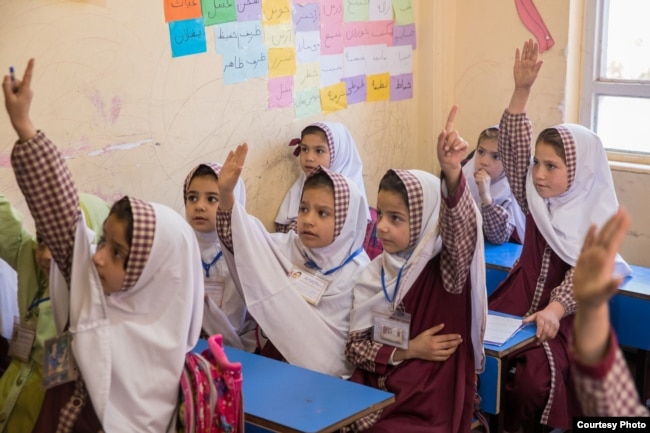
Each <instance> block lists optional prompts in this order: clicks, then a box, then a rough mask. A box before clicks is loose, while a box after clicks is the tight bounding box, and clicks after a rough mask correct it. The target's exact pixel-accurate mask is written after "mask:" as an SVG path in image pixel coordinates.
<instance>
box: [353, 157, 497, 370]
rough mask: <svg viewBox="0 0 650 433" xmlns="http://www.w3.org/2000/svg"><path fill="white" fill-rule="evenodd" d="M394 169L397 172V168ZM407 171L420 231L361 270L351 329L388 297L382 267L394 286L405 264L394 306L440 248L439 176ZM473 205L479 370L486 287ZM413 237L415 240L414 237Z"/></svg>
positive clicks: (364, 325) (360, 326) (365, 323)
mask: <svg viewBox="0 0 650 433" xmlns="http://www.w3.org/2000/svg"><path fill="white" fill-rule="evenodd" d="M394 171H395V172H396V173H398V175H399V172H400V170H394ZM408 172H409V173H411V174H412V175H413V176H415V177H416V178H417V180H418V182H419V184H420V187H421V189H422V195H421V201H422V207H421V209H418V207H417V206H414V205H413V203H410V202H411V201H412V200H411V195H409V204H410V206H409V213H410V215H409V222H410V223H411V224H412V223H413V221H412V220H413V219H414V218H418V215H421V218H422V223H421V226H420V230H419V233H413V232H411V239H412V241H411V244H410V245H409V250H408V251H404V252H402V253H400V254H390V253H387V252H386V251H384V252H383V253H382V254H380V255H379V256H377V257H376V258H375V259H374V260H373V261H372V263H370V265H368V267H366V269H364V271H363V272H362V273H361V275H360V276H359V278H358V280H357V284H356V285H355V289H354V308H353V310H352V312H351V313H350V331H351V332H354V331H362V330H364V329H368V328H370V327H371V326H372V325H373V323H372V320H373V319H372V316H373V314H372V313H373V311H374V310H377V309H380V308H382V307H385V306H386V302H387V301H386V298H385V296H384V292H383V289H382V285H381V279H380V275H381V269H382V267H383V269H384V273H385V282H386V287H395V283H396V282H397V277H398V273H399V270H400V269H401V268H402V266H403V267H404V269H403V270H402V277H401V280H400V284H399V287H398V288H397V294H396V295H395V300H394V305H395V306H397V305H399V304H400V302H401V301H402V299H404V297H405V296H406V295H407V294H408V292H409V290H410V289H411V287H412V286H413V283H415V281H416V280H417V278H418V277H419V276H420V273H421V272H422V270H423V269H424V267H425V266H426V265H427V263H429V261H430V260H431V259H432V258H433V257H435V256H436V255H438V254H439V253H440V251H441V250H442V246H443V245H442V238H441V237H440V228H439V224H438V218H439V216H440V179H438V178H437V177H436V176H434V175H433V174H431V173H427V172H425V171H421V170H408ZM400 178H401V179H402V181H403V182H404V180H405V177H404V176H401V175H400ZM408 189H409V188H408V187H407V190H408ZM473 208H474V212H475V214H476V223H477V224H476V231H477V236H476V239H477V241H476V248H475V250H474V255H473V257H472V263H471V266H470V278H471V283H472V293H471V302H472V315H473V318H472V330H471V332H472V343H473V346H474V360H475V368H476V370H478V371H482V370H483V366H484V363H485V353H484V350H483V335H484V333H485V322H486V320H487V291H486V288H485V287H486V286H485V259H484V253H483V234H482V230H481V214H480V212H479V211H478V209H477V207H476V206H473ZM420 212H421V214H420ZM414 237H415V241H413V239H414ZM410 251H412V252H410ZM409 252H410V254H409ZM413 337H414V336H413Z"/></svg>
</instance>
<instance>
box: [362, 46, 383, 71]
mask: <svg viewBox="0 0 650 433" xmlns="http://www.w3.org/2000/svg"><path fill="white" fill-rule="evenodd" d="M366 71H367V73H368V74H369V75H372V74H382V73H384V72H388V47H387V46H386V45H369V46H367V47H366Z"/></svg>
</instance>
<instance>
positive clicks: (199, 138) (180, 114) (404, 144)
mask: <svg viewBox="0 0 650 433" xmlns="http://www.w3.org/2000/svg"><path fill="white" fill-rule="evenodd" d="M425 3H426V4H428V3H429V2H425ZM417 7H419V6H418V5H417V4H416V8H417ZM418 10H419V9H416V12H418ZM428 13H430V14H432V11H429V12H428ZM416 16H417V17H418V21H417V26H418V36H419V41H420V43H421V45H424V46H425V47H426V46H428V45H430V42H427V41H431V40H433V38H431V37H430V34H429V33H428V31H427V29H429V28H430V27H429V26H427V25H424V23H427V24H428V21H426V20H423V19H422V15H420V14H419V13H416ZM420 29H422V31H420ZM207 39H208V52H207V53H204V54H199V55H194V56H188V57H183V58H176V59H172V58H171V55H170V48H169V36H168V30H167V25H166V24H165V23H164V18H163V8H162V2H160V1H159V0H158V1H153V0H147V1H138V2H121V1H111V0H92V1H91V0H88V1H52V0H33V1H29V2H26V1H23V0H6V1H4V2H2V4H1V5H0V65H2V66H1V67H2V68H5V69H4V71H6V70H7V69H6V68H8V66H9V65H13V66H14V67H16V70H17V71H18V73H19V74H22V71H23V70H24V67H25V64H26V62H27V60H28V58H29V57H32V56H33V57H35V58H36V67H35V75H34V80H33V88H34V93H35V96H34V100H33V104H32V107H33V108H32V115H33V116H32V117H33V119H34V121H35V123H36V125H37V127H38V128H42V129H43V130H45V131H46V132H47V134H48V135H49V136H50V137H51V138H52V139H53V140H54V141H55V142H56V143H57V144H58V146H60V148H61V149H62V150H63V151H64V153H65V154H66V155H67V156H68V157H69V159H68V163H69V165H70V167H71V169H72V171H73V173H74V176H75V178H76V181H77V183H78V184H79V185H80V189H81V190H83V191H86V192H92V193H95V194H98V195H100V196H101V197H104V198H105V199H106V200H108V201H113V200H114V199H116V198H119V197H120V196H122V195H124V194H131V195H135V196H138V197H141V198H145V199H149V200H152V201H157V202H162V203H165V204H167V205H170V206H172V207H173V208H175V209H177V210H179V211H182V210H183V203H182V191H181V188H182V182H183V180H184V178H185V175H186V174H187V172H188V171H189V170H190V169H191V168H192V167H193V166H194V165H196V164H197V163H199V162H201V161H223V160H224V159H225V157H226V155H227V152H228V151H229V150H230V149H232V148H234V146H235V145H237V144H239V143H241V142H243V141H247V142H248V143H249V145H250V148H251V150H250V152H249V157H248V161H247V163H246V167H245V169H244V172H243V178H244V181H245V184H246V188H247V195H248V206H247V207H248V209H249V211H250V212H251V213H252V214H254V215H256V216H258V217H260V219H261V220H262V221H263V222H264V223H265V224H266V225H267V227H271V226H272V224H271V223H272V220H273V218H274V216H275V213H276V211H277V209H278V207H279V205H280V202H281V200H282V197H283V196H284V193H285V192H286V190H287V189H288V187H289V186H290V185H291V184H292V183H293V181H294V180H295V178H296V177H297V176H298V165H297V160H296V159H295V158H294V157H293V156H292V155H291V151H292V150H293V149H290V148H288V147H287V143H288V142H289V140H290V139H291V138H294V137H296V136H299V133H300V130H301V129H302V128H303V127H304V126H306V125H307V124H309V123H311V122H314V121H317V120H322V119H326V120H333V121H341V122H344V123H345V124H346V125H347V126H348V127H349V129H350V131H351V132H352V135H353V136H354V137H355V139H356V142H357V145H358V147H359V151H360V153H361V157H362V159H363V160H364V162H365V166H364V178H365V183H366V189H367V191H368V196H369V200H370V202H371V204H374V202H375V197H376V189H377V185H378V183H379V180H380V178H381V176H382V175H383V173H384V172H385V171H386V169H388V168H390V167H413V166H420V165H422V159H421V155H420V152H419V149H420V147H419V146H417V142H418V141H417V139H416V136H417V132H418V127H419V126H418V117H417V116H416V112H417V111H418V110H419V109H420V108H422V107H426V105H427V104H429V103H430V98H428V97H427V98H425V94H424V92H421V91H420V89H419V88H418V87H416V92H415V93H416V97H415V98H414V99H412V100H407V101H402V102H374V103H362V104H356V105H353V106H350V107H349V108H347V109H345V110H343V111H340V112H338V113H335V114H332V115H327V116H314V117H311V118H306V119H300V120H296V119H295V115H294V112H293V109H282V110H268V109H267V108H266V107H267V90H266V83H267V80H266V79H255V80H250V81H247V82H245V83H243V84H235V85H224V83H223V80H222V78H221V76H222V74H221V73H220V71H221V68H222V65H221V56H218V55H217V54H216V53H215V52H214V38H213V37H212V35H211V34H210V33H209V32H208V38H207ZM420 52H422V49H419V50H418V51H417V52H416V55H415V57H416V59H415V65H416V66H415V67H416V68H417V69H416V72H415V75H416V77H419V76H422V77H426V76H428V75H429V73H424V72H423V68H425V67H428V66H427V63H426V62H424V63H423V62H418V59H417V57H418V55H419V53H420ZM420 83H422V81H419V82H418V84H417V85H420ZM417 85H416V86H417ZM424 87H430V85H429V84H428V83H427V84H426V86H424V85H423V88H424ZM429 91H430V90H429ZM2 111H4V110H2ZM15 137H16V135H15V133H14V131H13V130H12V128H11V126H10V124H9V122H8V118H7V116H6V115H5V114H2V115H0V192H2V193H4V194H5V195H6V196H7V197H8V198H9V199H10V200H11V201H12V203H14V204H15V205H16V206H17V207H18V208H19V209H20V210H21V211H23V212H24V213H25V214H27V209H26V206H25V203H24V200H23V198H22V195H21V194H20V191H19V190H18V189H17V187H16V185H15V179H14V177H13V173H12V172H11V169H10V167H9V154H10V151H11V148H12V145H13V142H14V140H15Z"/></svg>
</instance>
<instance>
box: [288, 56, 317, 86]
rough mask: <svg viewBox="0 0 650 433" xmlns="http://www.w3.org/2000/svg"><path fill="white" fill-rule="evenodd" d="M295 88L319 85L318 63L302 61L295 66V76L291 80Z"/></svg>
mask: <svg viewBox="0 0 650 433" xmlns="http://www.w3.org/2000/svg"><path fill="white" fill-rule="evenodd" d="M293 83H294V88H295V89H309V88H313V87H320V64H319V63H318V62H314V63H303V64H299V65H298V66H297V67H296V78H295V80H293Z"/></svg>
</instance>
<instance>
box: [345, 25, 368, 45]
mask: <svg viewBox="0 0 650 433" xmlns="http://www.w3.org/2000/svg"><path fill="white" fill-rule="evenodd" d="M369 43H370V30H369V29H368V22H365V23H359V22H355V23H343V45H345V46H346V47H354V46H359V45H368V44H369Z"/></svg>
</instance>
